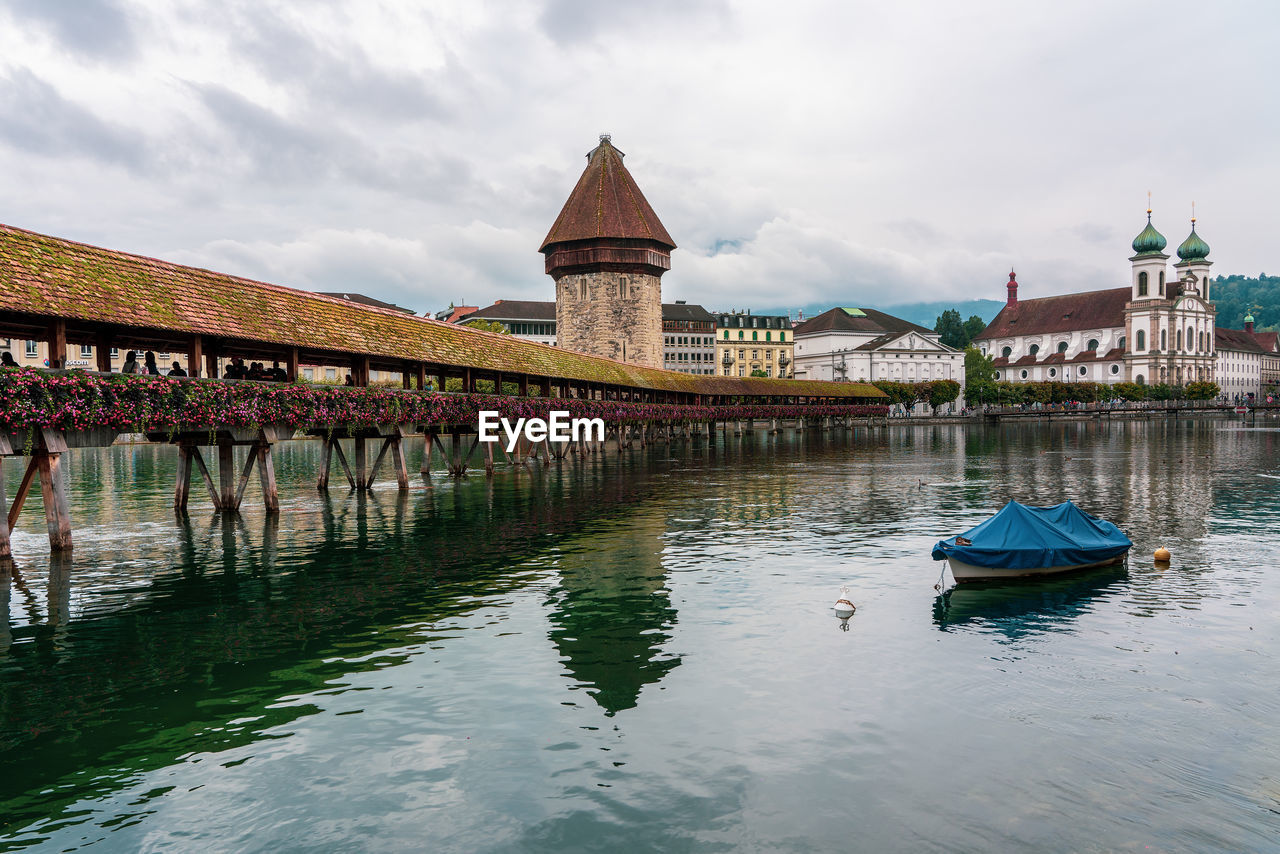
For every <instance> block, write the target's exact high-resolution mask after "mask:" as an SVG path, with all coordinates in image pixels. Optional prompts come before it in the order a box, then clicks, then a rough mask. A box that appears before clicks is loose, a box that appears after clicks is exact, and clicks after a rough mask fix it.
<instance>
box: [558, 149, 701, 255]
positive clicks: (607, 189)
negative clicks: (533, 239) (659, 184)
mask: <svg viewBox="0 0 1280 854" xmlns="http://www.w3.org/2000/svg"><path fill="white" fill-rule="evenodd" d="M622 158H623V153H622V152H621V151H619V150H618V149H616V148H614V147H613V145H612V143H610V142H609V138H608V137H607V136H602V137H600V145H598V146H596V148H595V150H594V151H592V152H591V153H590V154H588V155H587V168H586V169H585V170H583V172H582V177H581V178H579V179H578V185H577V186H576V187H574V188H573V192H572V193H570V194H569V200H568V201H567V202H565V203H564V207H563V208H562V209H561V210H560V216H558V217H556V221H555V223H554V224H553V225H552V226H551V230H550V231H548V232H547V239H546V240H544V241H542V246H540V247H539V248H538V251H539V252H542V251H544V250H546V248H547V247H548V246H550V245H551V244H553V243H566V242H570V241H575V240H593V239H595V238H599V237H605V238H615V239H626V240H652V241H654V242H656V243H661V244H662V245H664V246H666V247H667V249H668V250H670V249H675V248H676V244H675V241H673V240H672V239H671V235H669V234H667V230H666V229H665V228H663V227H662V223H661V222H659V221H658V215H657V214H656V213H654V212H653V208H651V207H649V202H648V201H646V200H645V197H644V194H643V193H641V192H640V188H639V187H638V186H636V182H635V179H634V178H632V177H631V173H630V172H628V171H627V167H626V166H623V165H622Z"/></svg>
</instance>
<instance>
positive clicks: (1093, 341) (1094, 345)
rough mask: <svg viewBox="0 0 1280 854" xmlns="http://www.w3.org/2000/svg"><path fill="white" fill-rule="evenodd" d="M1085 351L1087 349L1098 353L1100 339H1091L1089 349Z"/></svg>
mask: <svg viewBox="0 0 1280 854" xmlns="http://www.w3.org/2000/svg"><path fill="white" fill-rule="evenodd" d="M1085 349H1086V350H1093V351H1095V352H1097V349H1098V339H1097V338H1090V339H1089V346H1088V347H1086V348H1085Z"/></svg>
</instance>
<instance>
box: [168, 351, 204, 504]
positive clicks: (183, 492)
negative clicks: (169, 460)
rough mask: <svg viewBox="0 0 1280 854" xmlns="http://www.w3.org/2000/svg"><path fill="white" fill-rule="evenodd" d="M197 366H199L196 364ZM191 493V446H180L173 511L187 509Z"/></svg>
mask: <svg viewBox="0 0 1280 854" xmlns="http://www.w3.org/2000/svg"><path fill="white" fill-rule="evenodd" d="M195 364H199V362H196V363H195ZM190 491H191V445H189V444H187V443H186V442H183V443H182V444H180V445H178V477H177V479H176V481H175V483H174V487H173V509H174V510H186V509H187V495H188V493H189V492H190Z"/></svg>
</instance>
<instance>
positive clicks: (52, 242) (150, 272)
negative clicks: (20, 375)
mask: <svg viewBox="0 0 1280 854" xmlns="http://www.w3.org/2000/svg"><path fill="white" fill-rule="evenodd" d="M5 313H20V314H23V315H27V316H38V317H48V318H50V319H53V318H63V319H66V320H67V321H68V325H69V326H71V325H72V324H73V323H78V324H80V325H81V326H85V325H95V324H98V325H103V326H111V327H116V328H120V327H125V328H130V329H134V330H139V331H141V332H143V333H145V332H147V331H151V332H169V333H178V334H180V335H204V336H212V337H216V338H221V339H228V340H238V341H241V342H245V343H248V344H251V345H255V346H261V347H262V348H263V349H268V348H272V347H275V348H289V347H298V348H303V349H307V350H318V351H323V352H328V353H335V354H350V355H353V356H369V357H370V358H374V359H379V360H382V361H390V362H396V361H402V360H407V361H411V362H427V363H431V364H444V365H450V366H456V367H470V368H473V369H478V370H481V371H488V372H495V371H496V372H502V373H509V374H527V375H531V376H549V377H553V378H557V379H565V380H571V381H576V382H592V383H605V384H610V385H618V386H630V387H634V388H648V389H654V390H659V391H677V392H686V393H691V394H708V395H758V396H766V395H777V396H783V395H808V396H814V397H846V398H880V397H883V396H884V395H883V393H882V392H881V391H880V390H879V389H877V388H875V387H874V386H871V385H869V384H866V383H828V382H820V381H813V380H776V379H768V378H759V377H741V378H739V377H708V376H696V375H692V374H682V373H678V372H675V371H664V370H660V369H656V368H643V367H639V366H637V365H630V364H624V363H622V362H616V361H613V360H612V359H605V358H602V357H598V356H590V355H586V354H582V353H574V352H571V351H568V350H562V349H559V348H555V347H548V346H546V345H544V344H539V343H535V342H531V341H524V340H521V339H518V338H514V337H512V336H510V335H498V334H494V333H490V332H483V331H480V330H476V329H470V328H468V327H465V326H460V325H457V324H450V323H443V322H441V321H437V320H435V319H433V318H426V317H417V316H414V315H408V314H404V313H402V312H399V311H392V310H388V309H381V308H376V307H372V306H361V305H358V304H355V303H352V302H349V301H346V300H341V299H336V298H333V297H326V296H322V295H320V294H316V293H314V292H311V291H303V290H296V289H293V288H286V287H281V286H280V285H272V284H268V283H266V282H258V281H254V280H252V279H245V278H240V277H238V276H229V275H226V274H224V273H215V272H213V271H210V270H204V269H199V268H195V267H185V266H182V265H179V264H173V263H169V262H167V261H161V260H158V259H155V258H147V257H144V256H140V255H131V254H128V253H124V252H117V251H114V250H110V249H103V248H99V247H96V246H89V245H87V244H83V243H77V242H74V241H71V240H64V239H61V238H57V237H50V236H47V235H42V234H37V233H35V232H32V231H27V230H24V229H19V228H15V227H13V226H8V225H3V224H0V315H3V314H5Z"/></svg>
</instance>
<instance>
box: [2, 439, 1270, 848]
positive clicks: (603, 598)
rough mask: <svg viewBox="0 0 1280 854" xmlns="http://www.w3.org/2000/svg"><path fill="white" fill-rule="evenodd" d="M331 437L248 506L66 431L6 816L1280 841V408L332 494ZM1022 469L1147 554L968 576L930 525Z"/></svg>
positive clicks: (418, 835) (33, 568) (236, 840)
mask: <svg viewBox="0 0 1280 854" xmlns="http://www.w3.org/2000/svg"><path fill="white" fill-rule="evenodd" d="M319 450H320V449H319V446H318V443H315V442H293V443H286V444H284V445H282V446H278V469H277V474H278V478H279V481H280V484H281V498H282V510H281V513H280V514H279V516H278V518H271V517H269V516H267V515H265V514H264V513H263V512H262V510H261V502H260V499H259V496H258V494H257V493H256V492H255V489H256V483H255V484H254V485H251V486H250V489H249V493H248V495H247V496H246V499H245V507H244V511H243V513H242V515H241V516H240V517H229V518H227V519H223V518H220V517H218V516H216V515H215V514H213V513H212V511H211V510H210V507H209V504H208V501H207V496H205V495H204V494H203V491H196V492H193V495H194V498H193V504H192V507H191V511H190V514H189V516H188V517H186V518H181V519H179V518H175V516H174V513H173V511H172V507H171V504H172V477H173V473H174V468H175V460H176V455H175V453H174V451H173V449H171V448H168V447H158V446H146V445H142V446H117V447H113V448H110V449H104V450H99V451H75V452H72V453H71V454H70V455H69V458H68V463H69V468H70V483H71V509H72V515H73V519H74V522H75V525H76V528H75V542H76V546H75V551H74V556H73V557H72V558H70V559H51V558H50V557H49V555H48V543H47V539H46V537H45V534H44V532H43V516H42V515H40V503H39V491H38V490H36V494H35V495H34V496H33V499H34V502H29V507H28V510H26V511H24V513H23V518H22V521H21V522H20V524H19V526H18V529H17V530H16V531H15V532H14V551H15V554H16V556H17V572H16V574H15V576H14V578H13V579H11V580H10V581H9V583H8V584H7V586H5V587H4V588H3V596H4V599H3V600H0V601H4V602H7V611H8V615H9V619H8V622H7V625H6V626H5V628H4V630H3V632H0V850H3V851H11V850H49V851H68V850H83V849H89V850H101V851H140V850H141V851H146V850H157V851H158V850H165V851H331V850H344V851H345V850H351V851H357V850H358V851H463V852H471V851H486V852H487V851H494V852H517V851H519V852H525V851H533V852H537V851H557V852H560V851H604V850H613V851H663V852H678V851H789V852H791V851H823V852H826V851H845V850H847V851H911V852H920V851H974V852H984V851H993V850H998V851H999V850H1005V851H1009V850H1036V851H1114V850H1119V851H1149V850H1159V851H1278V850H1280V841H1278V840H1280V690H1278V689H1280V620H1277V616H1278V615H1280V568H1278V567H1277V564H1278V563H1280V539H1278V538H1277V532H1280V502H1278V500H1277V499H1278V498H1280V422H1277V421H1271V422H1262V423H1260V425H1259V426H1258V427H1256V428H1246V427H1244V426H1242V425H1241V424H1239V423H1230V422H1225V421H1216V422H1211V421H1200V422H1193V421H1183V422H1165V421H1151V422H1131V423H1114V424H1093V423H1073V424H1054V425H1052V426H1034V425H1017V426H1007V427H999V428H994V427H987V428H984V427H959V426H937V427H895V428H892V429H879V430H865V429H860V430H859V431H858V432H857V433H856V434H854V435H852V436H850V435H849V434H847V433H845V434H840V435H836V436H825V437H824V436H822V435H820V434H819V433H816V432H812V431H811V432H809V433H806V434H801V435H799V436H796V435H793V434H787V435H784V436H781V437H769V436H766V435H764V434H763V433H757V434H756V435H754V436H750V437H747V438H745V439H741V440H737V439H733V438H732V437H730V438H729V440H728V445H727V447H726V446H724V445H722V446H720V447H718V448H716V449H715V450H714V451H712V450H710V449H708V448H707V447H706V446H705V444H704V443H703V442H701V441H695V442H694V443H693V444H689V443H681V444H677V445H675V446H672V447H666V446H662V447H658V448H651V449H647V450H643V451H641V450H634V451H628V452H626V453H625V454H624V455H623V456H622V457H621V458H618V457H616V456H605V457H596V458H590V459H589V460H587V461H586V462H580V461H576V460H569V461H566V462H564V463H563V464H561V465H553V466H552V467H551V468H550V469H549V470H546V471H539V470H533V471H522V470H516V471H510V470H500V471H499V472H498V474H497V476H496V477H494V478H493V479H492V480H486V478H485V477H484V475H483V473H482V472H481V473H480V474H479V476H476V475H472V476H471V477H470V478H468V479H466V480H464V481H462V482H459V483H453V482H450V481H448V480H447V479H445V478H443V477H440V476H439V475H437V476H435V477H434V486H433V487H428V486H427V485H426V484H425V483H424V482H423V481H421V480H416V481H415V483H414V489H413V490H412V491H411V492H409V493H408V494H405V495H401V494H399V493H398V492H397V491H396V489H395V485H394V482H392V483H391V484H389V485H380V486H379V488H378V489H377V490H376V491H375V492H374V493H373V494H372V495H368V496H357V495H355V494H351V493H349V492H348V491H347V489H346V488H345V485H344V486H343V488H342V489H335V490H333V491H332V492H331V494H330V495H329V496H328V497H324V496H321V495H319V494H317V493H316V492H315V489H314V479H315V474H316V467H317V464H318V460H319ZM415 456H416V453H415ZM19 464H20V461H19V460H8V461H6V462H5V463H4V465H5V467H6V468H5V473H6V482H7V484H8V487H9V490H10V495H11V496H12V492H13V491H14V489H15V486H16V484H17V481H18V479H19V477H20V475H21V471H20V469H19V468H18V466H19ZM255 481H256V478H255ZM1008 498H1016V499H1018V500H1021V501H1024V502H1032V503H1041V504H1044V503H1054V502H1057V501H1060V500H1063V499H1066V498H1070V499H1072V500H1074V501H1076V502H1077V503H1079V504H1080V505H1082V506H1083V507H1084V508H1086V509H1088V510H1090V511H1092V512H1094V513H1096V514H1098V515H1101V516H1104V517H1106V518H1109V519H1112V520H1113V521H1115V522H1117V523H1118V524H1119V525H1120V526H1121V527H1122V528H1123V529H1124V530H1126V531H1127V532H1128V533H1129V535H1130V537H1131V538H1132V539H1133V541H1134V543H1135V548H1134V551H1133V555H1132V557H1131V558H1130V560H1129V562H1128V565H1127V567H1125V568H1123V569H1108V570H1100V571H1094V572H1090V573H1085V574H1081V575H1074V576H1069V577H1064V578H1060V579H1057V580H1049V581H1043V582H1028V583H1023V584H1019V585H1012V586H977V587H974V588H972V589H971V588H969V587H968V586H967V585H966V586H965V587H961V588H959V589H957V590H955V591H953V592H952V593H951V594H950V595H949V596H946V597H939V596H938V595H937V593H936V592H935V590H934V588H933V585H934V582H935V581H936V580H937V579H938V574H939V569H940V564H936V563H934V562H933V561H932V560H931V559H930V557H929V549H930V547H931V546H932V544H933V542H934V541H935V540H937V539H939V538H940V537H942V536H945V535H949V534H952V533H955V532H957V531H960V530H964V529H966V528H968V527H970V526H972V525H974V524H976V523H977V522H979V521H981V520H982V519H984V518H985V517H987V516H988V515H990V514H991V513H992V512H994V511H995V510H996V509H998V508H999V506H1000V505H1001V504H1002V503H1003V502H1004V501H1005V500H1006V499H1008ZM1159 545H1165V546H1167V547H1168V548H1169V549H1170V550H1171V551H1172V553H1173V561H1172V564H1171V566H1170V567H1169V568H1167V569H1159V568H1156V567H1154V566H1153V565H1152V562H1151V560H1150V555H1151V553H1152V551H1153V550H1154V549H1155V548H1156V547H1157V546H1159ZM841 585H848V586H849V588H850V598H852V599H853V601H854V602H855V603H856V604H857V608H858V610H857V613H856V614H855V616H854V617H853V618H852V619H851V620H850V621H849V622H848V624H847V626H843V627H842V626H841V624H840V622H839V621H838V620H837V619H836V618H835V617H834V616H833V614H832V611H831V605H832V603H833V602H834V600H835V599H836V598H837V597H838V595H839V590H840V587H841ZM844 628H847V630H842V629H844Z"/></svg>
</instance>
